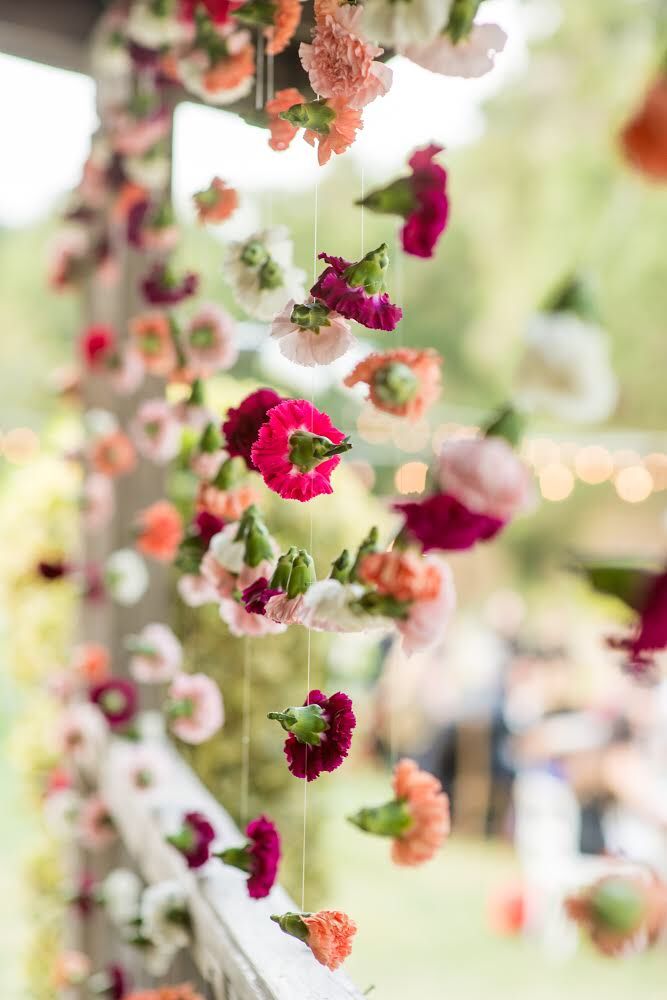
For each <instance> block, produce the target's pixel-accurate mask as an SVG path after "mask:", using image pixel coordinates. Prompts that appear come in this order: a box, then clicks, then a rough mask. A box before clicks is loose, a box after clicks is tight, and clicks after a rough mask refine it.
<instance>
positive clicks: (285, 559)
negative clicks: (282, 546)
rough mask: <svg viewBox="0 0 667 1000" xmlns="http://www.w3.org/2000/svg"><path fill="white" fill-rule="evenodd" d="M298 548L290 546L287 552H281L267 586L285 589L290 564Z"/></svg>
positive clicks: (290, 570) (290, 569) (290, 568)
mask: <svg viewBox="0 0 667 1000" xmlns="http://www.w3.org/2000/svg"><path fill="white" fill-rule="evenodd" d="M298 552H299V550H298V549H297V548H295V547H294V546H292V547H291V548H290V549H288V551H287V552H283V554H282V555H281V556H280V558H279V559H278V563H277V565H276V568H275V570H274V571H273V576H272V577H271V580H270V581H269V587H271V588H272V589H274V590H284V591H287V587H288V584H289V578H290V573H291V572H292V565H293V564H294V560H295V559H296V557H297V555H298Z"/></svg>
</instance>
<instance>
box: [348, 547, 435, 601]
mask: <svg viewBox="0 0 667 1000" xmlns="http://www.w3.org/2000/svg"><path fill="white" fill-rule="evenodd" d="M357 575H358V578H359V580H361V581H362V583H366V584H368V586H371V587H374V588H375V589H376V590H377V592H378V593H379V594H382V595H383V596H390V597H394V598H396V600H397V601H401V602H409V601H417V600H422V601H423V600H427V601H429V600H432V599H433V598H434V597H435V596H436V595H437V593H438V592H439V590H440V574H439V572H438V571H437V569H436V567H435V566H433V565H432V564H430V563H429V562H427V561H426V560H425V559H423V558H422V557H420V556H419V554H418V553H416V552H413V551H407V550H405V551H404V550H401V549H392V551H391V552H369V553H367V554H366V555H364V556H363V557H362V558H361V560H360V562H359V567H358V570H357Z"/></svg>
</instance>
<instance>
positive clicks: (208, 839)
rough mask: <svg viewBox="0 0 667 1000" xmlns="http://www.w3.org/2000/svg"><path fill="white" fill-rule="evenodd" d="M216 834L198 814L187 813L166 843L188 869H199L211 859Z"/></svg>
mask: <svg viewBox="0 0 667 1000" xmlns="http://www.w3.org/2000/svg"><path fill="white" fill-rule="evenodd" d="M215 838H216V832H215V830H214V829H213V827H212V826H211V824H210V823H209V821H208V820H207V819H206V817H205V816H204V815H203V814H202V813H200V812H187V813H186V814H185V816H184V817H183V825H182V826H181V828H180V830H179V831H178V832H177V833H173V834H170V835H169V836H168V837H167V838H166V840H167V843H169V844H171V845H172V847H175V848H176V850H178V851H180V853H181V854H182V855H183V857H184V858H185V860H186V862H187V865H188V868H201V866H202V865H205V864H206V862H207V861H208V859H209V858H210V857H211V844H212V843H213V841H214V840H215Z"/></svg>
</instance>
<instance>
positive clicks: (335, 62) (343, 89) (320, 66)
mask: <svg viewBox="0 0 667 1000" xmlns="http://www.w3.org/2000/svg"><path fill="white" fill-rule="evenodd" d="M362 17H363V10H362V8H361V7H351V6H340V7H338V8H336V9H335V10H334V11H333V12H332V13H328V14H326V15H325V16H324V17H322V18H320V19H319V21H318V23H317V27H316V28H315V31H314V32H313V42H312V45H307V44H306V43H305V42H304V43H302V44H301V46H300V47H299V56H300V58H301V63H302V65H303V68H304V69H305V71H306V72H307V73H308V76H309V77H310V85H311V87H312V88H313V90H314V91H315V93H316V94H317V95H318V96H320V97H337V98H341V99H342V100H344V101H345V102H346V103H347V104H348V105H349V106H350V107H351V108H355V109H359V108H363V107H365V106H366V105H367V104H370V103H371V101H374V100H375V98H376V97H382V96H383V95H384V94H386V93H387V91H388V90H389V88H390V87H391V81H392V71H391V69H389V67H388V66H385V65H384V63H381V62H378V61H377V56H380V55H382V52H383V49H381V48H378V47H377V46H376V45H373V44H372V42H369V41H367V40H366V39H365V38H364V37H363V35H362V32H361V25H360V23H359V22H360V19H361V18H362Z"/></svg>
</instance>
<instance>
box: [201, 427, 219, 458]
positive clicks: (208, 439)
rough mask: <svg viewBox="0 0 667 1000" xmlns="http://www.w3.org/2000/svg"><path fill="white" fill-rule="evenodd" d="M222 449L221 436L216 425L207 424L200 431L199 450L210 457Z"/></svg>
mask: <svg viewBox="0 0 667 1000" xmlns="http://www.w3.org/2000/svg"><path fill="white" fill-rule="evenodd" d="M221 448H222V434H221V433H220V428H219V427H218V425H217V424H214V423H209V424H207V425H206V427H205V428H204V430H203V431H202V435H201V437H200V438H199V450H200V451H203V452H205V453H206V454H207V455H212V454H213V453H214V452H216V451H220V449H221Z"/></svg>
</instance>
